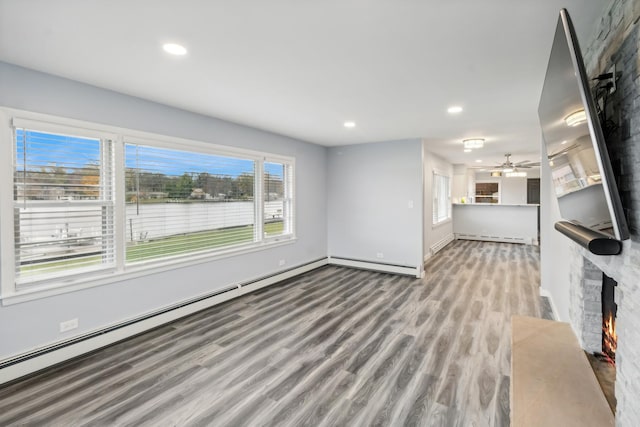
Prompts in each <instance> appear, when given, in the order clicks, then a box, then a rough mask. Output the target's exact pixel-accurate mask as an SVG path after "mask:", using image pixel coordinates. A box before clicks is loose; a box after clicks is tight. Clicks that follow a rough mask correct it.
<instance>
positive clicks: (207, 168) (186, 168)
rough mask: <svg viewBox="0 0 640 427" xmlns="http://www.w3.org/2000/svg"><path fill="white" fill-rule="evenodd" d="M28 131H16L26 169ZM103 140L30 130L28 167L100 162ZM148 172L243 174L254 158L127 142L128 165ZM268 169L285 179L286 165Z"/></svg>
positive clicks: (20, 162)
mask: <svg viewBox="0 0 640 427" xmlns="http://www.w3.org/2000/svg"><path fill="white" fill-rule="evenodd" d="M23 135H24V131H23V130H22V129H18V130H17V131H16V142H17V150H16V166H17V169H18V170H23V166H22V165H23V161H24V144H23ZM99 158H100V143H99V141H98V140H97V139H91V138H82V137H76V136H66V135H56V134H50V133H44V132H35V131H27V160H26V161H27V165H28V169H35V170H39V169H40V167H44V166H54V165H57V166H61V167H65V168H67V169H72V168H81V167H84V166H86V165H92V164H94V165H95V164H98V161H99ZM136 165H139V167H140V169H141V170H144V171H147V172H161V173H164V174H165V175H174V176H180V175H183V174H184V173H185V172H186V173H189V174H198V173H203V172H207V173H209V174H211V175H226V176H231V177H237V176H238V175H240V174H242V173H249V174H251V173H253V161H251V160H245V159H238V158H232V157H222V156H214V155H211V154H201V153H191V152H185V151H179V150H168V149H163V148H156V147H149V146H135V145H130V144H127V145H125V166H126V167H127V168H135V167H136ZM264 169H265V172H269V173H270V174H271V175H274V176H278V177H280V178H282V175H283V170H282V165H279V164H275V163H267V162H265V163H264Z"/></svg>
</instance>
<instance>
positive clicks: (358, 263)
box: [329, 256, 423, 279]
mask: <svg viewBox="0 0 640 427" xmlns="http://www.w3.org/2000/svg"><path fill="white" fill-rule="evenodd" d="M329 264H331V265H341V266H344V267H353V268H362V269H365V270H374V271H383V272H385V273H395V274H404V275H407V276H414V277H416V278H418V279H419V278H422V277H423V271H422V268H421V266H416V267H412V266H408V265H395V264H383V263H379V262H372V261H364V260H357V259H349V258H340V257H333V256H330V257H329Z"/></svg>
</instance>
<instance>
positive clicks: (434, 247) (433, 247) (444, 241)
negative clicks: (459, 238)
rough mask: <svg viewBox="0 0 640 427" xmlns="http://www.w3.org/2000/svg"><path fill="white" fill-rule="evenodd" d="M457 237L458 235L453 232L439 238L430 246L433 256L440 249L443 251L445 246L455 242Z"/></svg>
mask: <svg viewBox="0 0 640 427" xmlns="http://www.w3.org/2000/svg"><path fill="white" fill-rule="evenodd" d="M455 239H456V237H455V236H454V235H453V233H451V234H449V235H447V236H445V237H443V238H442V239H440V240H438V241H437V242H436V243H434V244H433V245H431V247H430V248H429V251H430V252H431V256H433V255H435V254H437V253H438V252H439V251H441V250H442V249H443V248H444V247H445V246H447V245H448V244H449V243H451V242H453V241H454V240H455Z"/></svg>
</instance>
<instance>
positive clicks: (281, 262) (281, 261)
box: [278, 259, 286, 267]
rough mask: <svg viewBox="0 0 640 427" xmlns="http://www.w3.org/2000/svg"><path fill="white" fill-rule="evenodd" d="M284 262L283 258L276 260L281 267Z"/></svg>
mask: <svg viewBox="0 0 640 427" xmlns="http://www.w3.org/2000/svg"><path fill="white" fill-rule="evenodd" d="M285 264H286V261H285V260H283V259H281V260H280V261H279V262H278V265H279V266H280V267H282V266H283V265H285Z"/></svg>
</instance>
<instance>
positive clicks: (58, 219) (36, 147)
mask: <svg viewBox="0 0 640 427" xmlns="http://www.w3.org/2000/svg"><path fill="white" fill-rule="evenodd" d="M14 135H15V138H14V141H15V150H14V153H15V158H14V166H15V167H14V237H15V239H14V242H15V272H16V279H17V282H20V281H24V280H25V279H29V280H34V279H40V278H47V277H50V276H56V275H67V274H70V273H79V272H82V271H87V270H95V269H102V268H110V267H113V265H114V259H115V258H114V218H113V215H114V203H113V201H114V200H113V199H114V193H113V186H114V182H113V144H112V142H111V141H110V140H101V139H96V138H86V137H83V136H78V135H70V134H58V133H47V132H42V131H39V130H34V129H25V128H16V129H15V133H14Z"/></svg>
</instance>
